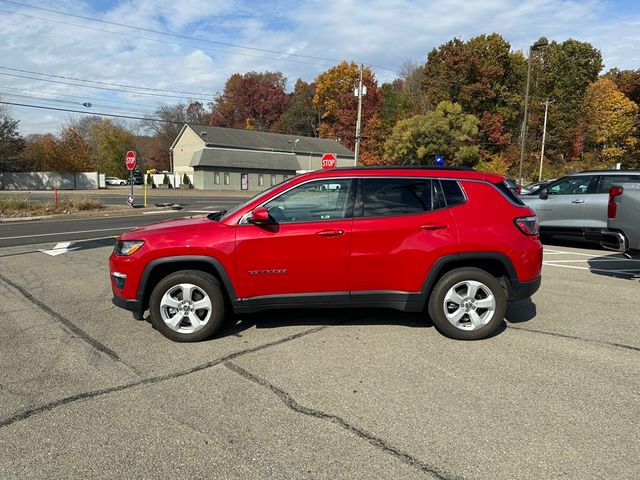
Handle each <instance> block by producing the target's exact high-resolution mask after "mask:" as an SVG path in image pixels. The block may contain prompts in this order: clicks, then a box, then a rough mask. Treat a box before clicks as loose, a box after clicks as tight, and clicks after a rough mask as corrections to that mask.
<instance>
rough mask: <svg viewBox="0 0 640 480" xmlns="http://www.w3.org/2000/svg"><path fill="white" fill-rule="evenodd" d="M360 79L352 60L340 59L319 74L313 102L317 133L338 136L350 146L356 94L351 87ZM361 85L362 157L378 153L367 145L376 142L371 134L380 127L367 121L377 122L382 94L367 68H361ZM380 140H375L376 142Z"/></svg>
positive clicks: (358, 70) (351, 146)
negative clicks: (333, 65) (318, 120)
mask: <svg viewBox="0 0 640 480" xmlns="http://www.w3.org/2000/svg"><path fill="white" fill-rule="evenodd" d="M359 82H360V68H359V67H358V65H356V64H355V63H353V62H351V63H347V62H342V63H340V64H338V65H336V66H335V67H332V68H330V69H329V70H327V71H326V72H323V73H321V74H320V75H318V77H316V81H315V85H316V91H315V96H314V98H313V104H314V106H315V107H316V108H317V109H318V111H319V113H320V127H319V128H318V131H319V134H320V136H321V137H325V138H337V139H340V141H341V142H342V144H343V145H345V146H347V147H348V148H351V149H353V148H354V147H355V143H356V138H355V137H356V135H355V134H356V132H355V130H356V121H357V115H358V97H357V96H356V95H354V90H355V89H356V88H357V87H358V85H359ZM362 85H363V87H365V88H366V94H365V95H363V97H362V112H361V126H360V136H361V151H362V153H363V154H364V155H365V156H366V155H367V154H369V155H378V152H373V151H368V148H370V147H371V146H373V145H374V144H375V143H376V142H375V140H374V139H373V138H371V137H370V136H371V135H374V134H376V133H377V132H379V131H380V129H379V128H375V127H374V126H369V123H370V122H371V121H373V120H374V119H377V120H375V121H376V122H378V121H379V112H380V104H381V100H382V95H381V92H380V89H379V88H378V81H377V80H376V77H375V75H374V73H373V72H372V71H371V69H370V68H368V67H366V68H363V70H362ZM363 90H364V89H363ZM367 133H368V135H367ZM380 141H381V139H378V143H379V142H380ZM379 153H382V152H379Z"/></svg>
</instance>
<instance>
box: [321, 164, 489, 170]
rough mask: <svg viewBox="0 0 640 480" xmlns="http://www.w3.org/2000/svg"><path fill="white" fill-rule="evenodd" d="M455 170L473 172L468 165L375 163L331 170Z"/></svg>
mask: <svg viewBox="0 0 640 480" xmlns="http://www.w3.org/2000/svg"><path fill="white" fill-rule="evenodd" d="M353 169H358V170H454V171H455V170H457V171H465V172H475V171H476V170H474V169H473V168H470V167H436V166H429V165H375V166H357V167H336V168H332V170H353Z"/></svg>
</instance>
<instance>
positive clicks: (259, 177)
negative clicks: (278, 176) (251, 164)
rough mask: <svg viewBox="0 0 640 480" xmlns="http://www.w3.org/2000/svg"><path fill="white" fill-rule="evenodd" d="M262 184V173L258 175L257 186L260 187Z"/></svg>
mask: <svg viewBox="0 0 640 480" xmlns="http://www.w3.org/2000/svg"><path fill="white" fill-rule="evenodd" d="M263 185H264V176H263V175H262V174H259V175H258V186H260V187H262V186H263Z"/></svg>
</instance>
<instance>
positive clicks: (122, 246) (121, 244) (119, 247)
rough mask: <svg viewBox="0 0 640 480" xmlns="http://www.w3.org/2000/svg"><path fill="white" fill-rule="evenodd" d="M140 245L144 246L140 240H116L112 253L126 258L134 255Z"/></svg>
mask: <svg viewBox="0 0 640 480" xmlns="http://www.w3.org/2000/svg"><path fill="white" fill-rule="evenodd" d="M142 245H144V242H143V241H142V240H118V241H117V242H116V246H115V248H114V249H113V253H115V254H116V255H120V256H123V257H127V256H129V255H133V254H134V253H136V252H137V251H138V249H139V248H140V247H142Z"/></svg>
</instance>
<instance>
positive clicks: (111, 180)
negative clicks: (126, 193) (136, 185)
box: [104, 177, 129, 185]
mask: <svg viewBox="0 0 640 480" xmlns="http://www.w3.org/2000/svg"><path fill="white" fill-rule="evenodd" d="M104 182H105V183H106V184H107V185H129V181H128V180H123V179H121V178H118V177H107V178H105V180H104Z"/></svg>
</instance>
